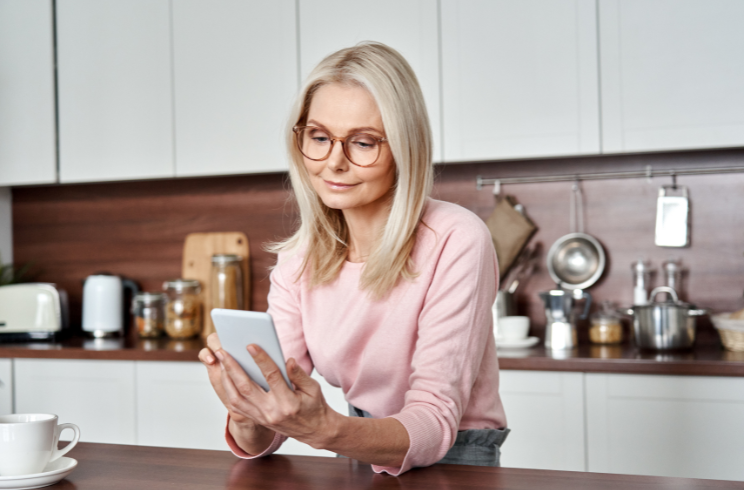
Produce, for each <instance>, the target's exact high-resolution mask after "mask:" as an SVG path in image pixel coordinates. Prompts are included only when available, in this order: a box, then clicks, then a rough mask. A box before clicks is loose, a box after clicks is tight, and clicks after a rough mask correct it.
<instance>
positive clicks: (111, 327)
mask: <svg viewBox="0 0 744 490" xmlns="http://www.w3.org/2000/svg"><path fill="white" fill-rule="evenodd" d="M126 289H128V290H130V291H131V294H132V297H134V295H135V294H136V293H137V292H139V288H138V287H137V284H135V283H134V281H130V280H129V279H123V278H121V277H119V276H115V275H112V274H95V275H92V276H88V277H87V278H86V279H85V283H84V285H83V331H84V332H87V333H88V334H90V335H92V336H93V337H96V338H100V337H111V336H114V335H117V334H118V335H122V334H124V329H125V327H126V326H127V324H128V323H129V308H126V307H125V305H124V301H125V296H124V290H126Z"/></svg>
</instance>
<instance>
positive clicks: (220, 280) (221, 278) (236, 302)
mask: <svg viewBox="0 0 744 490" xmlns="http://www.w3.org/2000/svg"><path fill="white" fill-rule="evenodd" d="M242 261H243V258H242V257H240V256H239V255H227V254H215V255H213V256H212V275H211V281H210V283H209V284H210V288H211V293H212V295H211V300H212V308H226V309H228V310H242V309H243V270H242V269H241V267H240V263H241V262H242Z"/></svg>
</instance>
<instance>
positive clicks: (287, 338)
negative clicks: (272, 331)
mask: <svg viewBox="0 0 744 490" xmlns="http://www.w3.org/2000/svg"><path fill="white" fill-rule="evenodd" d="M283 259H284V258H283V257H282V254H280V256H279V265H277V267H275V268H274V270H272V271H271V275H270V280H271V287H270V288H269V296H268V300H269V309H268V313H269V314H270V315H271V317H272V319H273V320H274V326H275V327H276V332H277V336H278V337H279V344H280V345H281V346H282V353H283V354H284V359H285V361H286V360H287V359H289V358H290V357H294V358H295V360H296V361H297V363H298V364H299V365H300V367H302V369H303V370H304V371H305V372H306V373H308V374H310V373H312V371H313V362H312V359H311V358H310V354H309V353H308V350H307V345H306V344H305V335H304V333H303V331H302V316H301V313H300V292H299V290H300V281H294V279H295V278H294V277H292V276H293V275H294V271H293V270H292V268H293V266H294V265H296V263H297V262H298V261H297V260H294V258H290V259H288V260H286V262H285V261H284V260H283ZM285 269H289V270H286V271H285ZM285 274H286V276H289V277H290V280H287V277H286V276H285ZM227 421H228V427H226V428H225V439H226V440H227V444H228V446H229V447H230V450H231V451H232V452H233V454H235V455H236V456H238V457H240V458H243V459H253V458H258V457H261V456H267V455H269V454H271V453H273V452H274V451H276V450H277V449H279V447H281V445H282V444H283V443H284V441H286V440H287V437H286V436H283V435H281V434H279V433H277V434H276V435H275V436H274V440H273V441H272V442H271V444H270V445H269V447H268V448H266V450H264V451H263V452H262V453H261V454H256V455H251V454H248V453H246V452H245V451H243V450H242V449H240V447H239V446H238V445H237V443H236V442H235V439H234V438H233V436H232V434H230V430H229V422H230V417H229V415H228V419H227Z"/></svg>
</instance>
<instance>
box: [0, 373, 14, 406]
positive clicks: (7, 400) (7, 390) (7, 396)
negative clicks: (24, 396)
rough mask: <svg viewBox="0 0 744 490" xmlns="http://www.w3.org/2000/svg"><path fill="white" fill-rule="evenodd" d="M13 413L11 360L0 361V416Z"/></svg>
mask: <svg viewBox="0 0 744 490" xmlns="http://www.w3.org/2000/svg"><path fill="white" fill-rule="evenodd" d="M11 413H13V360H12V359H0V415H8V414H11Z"/></svg>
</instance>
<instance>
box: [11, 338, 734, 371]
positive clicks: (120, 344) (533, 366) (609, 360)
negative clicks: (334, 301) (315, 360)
mask: <svg viewBox="0 0 744 490" xmlns="http://www.w3.org/2000/svg"><path fill="white" fill-rule="evenodd" d="M203 346H204V344H203V342H202V340H201V339H198V338H197V339H189V340H171V339H165V338H162V339H156V340H145V339H135V340H130V339H83V338H74V339H70V340H66V341H64V342H60V343H25V344H15V343H5V344H2V343H0V358H35V359H101V360H120V361H127V360H128V361H197V360H198V357H197V356H198V354H199V350H201V349H202V347H203ZM498 355H499V365H500V366H501V369H513V370H528V371H569V372H586V373H626V374H673V375H674V374H679V375H695V376H744V352H731V351H727V350H724V349H723V348H722V347H721V346H720V345H716V344H710V345H709V344H702V345H698V346H696V347H695V348H694V349H692V350H690V351H686V352H651V351H648V352H646V351H639V350H638V349H636V348H635V347H633V346H631V345H627V344H626V345H619V346H601V345H581V346H579V348H577V349H574V350H571V351H557V352H551V351H549V350H546V349H545V348H543V347H535V348H532V349H519V350H516V349H499V351H498Z"/></svg>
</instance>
